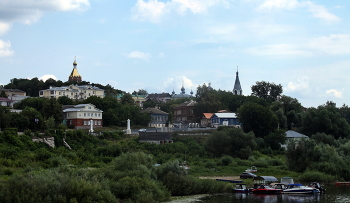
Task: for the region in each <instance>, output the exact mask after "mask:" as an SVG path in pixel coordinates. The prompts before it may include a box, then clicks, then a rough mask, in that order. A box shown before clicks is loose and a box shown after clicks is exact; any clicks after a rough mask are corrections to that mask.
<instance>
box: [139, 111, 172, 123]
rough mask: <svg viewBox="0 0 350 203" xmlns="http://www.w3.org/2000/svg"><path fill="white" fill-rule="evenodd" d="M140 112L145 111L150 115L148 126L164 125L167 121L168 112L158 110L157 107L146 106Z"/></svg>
mask: <svg viewBox="0 0 350 203" xmlns="http://www.w3.org/2000/svg"><path fill="white" fill-rule="evenodd" d="M142 112H146V113H148V114H149V115H150V116H151V121H150V122H149V123H148V127H156V128H161V127H165V126H166V124H167V123H168V121H169V114H168V113H166V112H164V111H162V110H160V109H159V107H155V108H147V109H144V110H142Z"/></svg>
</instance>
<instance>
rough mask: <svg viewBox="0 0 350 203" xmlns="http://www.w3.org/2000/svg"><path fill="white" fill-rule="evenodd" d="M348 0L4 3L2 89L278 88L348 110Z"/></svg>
mask: <svg viewBox="0 0 350 203" xmlns="http://www.w3.org/2000/svg"><path fill="white" fill-rule="evenodd" d="M349 11H350V1H346V0H332V1H329V0H317V1H312V0H311V1H303V0H0V85H6V84H8V83H10V80H11V79H12V78H28V79H31V78H34V77H37V78H39V79H43V80H46V79H48V78H50V77H51V78H54V79H56V80H61V81H63V82H65V81H67V80H68V76H69V75H70V73H71V71H72V69H73V62H74V60H75V59H76V61H77V63H78V66H77V68H78V71H79V73H80V75H81V76H82V79H83V80H85V81H89V82H91V83H99V84H102V85H107V84H110V85H111V86H113V87H114V88H116V89H120V90H123V91H126V92H130V93H131V92H133V91H134V90H139V89H146V90H147V91H148V93H162V92H168V93H171V92H172V91H173V90H174V91H175V93H177V94H178V93H180V89H181V87H182V85H183V86H184V88H185V89H186V93H187V94H189V92H190V91H191V90H193V92H196V88H197V87H198V86H199V85H203V84H204V83H205V84H206V85H208V84H209V83H211V86H212V87H213V88H214V89H217V90H218V89H220V90H225V91H232V89H233V86H234V82H235V78H236V71H237V70H238V72H239V79H240V82H241V86H242V89H243V94H244V95H250V94H251V86H252V85H254V84H256V82H257V81H267V82H270V83H275V84H281V85H282V86H283V94H284V95H287V96H290V97H293V98H296V99H297V100H298V101H299V102H300V103H301V104H302V105H303V106H305V107H317V106H319V105H323V104H325V103H326V102H327V101H333V102H335V103H336V104H337V106H338V107H340V106H342V105H343V104H346V105H350V89H349V88H350V80H349V75H350V74H349V73H350V71H349V68H350V57H349V56H350V26H349V25H350V22H349V21H350V12H349Z"/></svg>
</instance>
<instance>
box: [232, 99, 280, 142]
mask: <svg viewBox="0 0 350 203" xmlns="http://www.w3.org/2000/svg"><path fill="white" fill-rule="evenodd" d="M237 116H238V119H239V121H240V122H241V123H242V125H243V130H244V132H250V131H253V132H254V134H255V136H256V137H262V138H264V137H265V136H267V135H268V134H270V133H271V132H273V131H274V129H276V128H277V127H278V118H277V116H276V115H275V114H273V112H272V111H271V110H270V108H269V107H264V106H261V105H259V104H256V103H251V102H248V103H245V104H243V105H242V106H241V107H240V108H239V109H238V111H237Z"/></svg>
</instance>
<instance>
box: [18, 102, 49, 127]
mask: <svg viewBox="0 0 350 203" xmlns="http://www.w3.org/2000/svg"><path fill="white" fill-rule="evenodd" d="M22 114H23V115H24V116H26V117H27V118H28V119H29V126H28V127H29V129H31V130H39V129H43V128H45V126H44V118H43V116H42V115H41V113H40V112H39V111H37V110H36V109H34V108H31V107H26V108H25V109H23V111H22Z"/></svg>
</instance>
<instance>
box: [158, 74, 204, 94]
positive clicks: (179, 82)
mask: <svg viewBox="0 0 350 203" xmlns="http://www.w3.org/2000/svg"><path fill="white" fill-rule="evenodd" d="M163 85H164V89H169V87H171V92H172V90H173V89H174V91H175V93H176V94H179V93H180V92H181V88H182V86H183V87H184V88H185V92H186V94H189V93H190V92H191V90H194V89H193V88H196V87H197V85H195V84H194V83H193V82H192V80H191V79H189V78H187V77H186V76H178V77H176V78H167V79H165V81H164V82H163Z"/></svg>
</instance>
